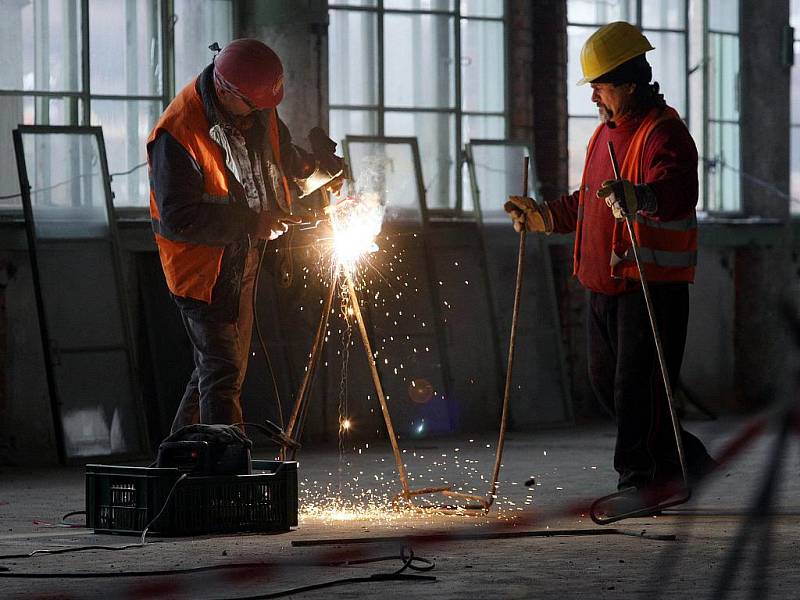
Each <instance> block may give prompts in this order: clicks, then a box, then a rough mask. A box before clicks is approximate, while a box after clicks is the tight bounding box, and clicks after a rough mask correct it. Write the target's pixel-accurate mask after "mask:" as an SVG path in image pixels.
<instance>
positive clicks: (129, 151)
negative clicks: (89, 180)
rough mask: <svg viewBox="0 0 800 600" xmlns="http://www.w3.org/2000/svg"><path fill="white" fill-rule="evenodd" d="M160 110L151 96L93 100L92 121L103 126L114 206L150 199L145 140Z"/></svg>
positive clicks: (93, 123) (146, 203)
mask: <svg viewBox="0 0 800 600" xmlns="http://www.w3.org/2000/svg"><path fill="white" fill-rule="evenodd" d="M160 114H161V103H159V102H155V101H151V100H130V101H124V100H95V101H94V102H92V125H102V127H103V135H104V137H105V141H106V148H107V152H108V169H109V171H110V172H111V174H112V176H111V180H112V181H111V187H112V189H113V190H114V205H115V206H147V205H148V203H149V198H150V186H149V183H148V179H147V167H146V166H145V161H146V160H147V156H146V154H145V141H146V140H147V136H148V134H149V133H150V130H151V129H152V128H153V125H155V122H156V121H157V120H158V117H159V115H160ZM128 171H131V172H130V173H127V172H128ZM115 173H117V174H116V175H115Z"/></svg>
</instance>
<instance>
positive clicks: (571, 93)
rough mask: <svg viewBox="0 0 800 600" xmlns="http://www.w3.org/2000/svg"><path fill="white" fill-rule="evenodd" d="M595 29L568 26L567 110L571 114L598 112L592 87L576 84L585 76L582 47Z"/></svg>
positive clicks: (592, 113) (586, 114) (585, 114)
mask: <svg viewBox="0 0 800 600" xmlns="http://www.w3.org/2000/svg"><path fill="white" fill-rule="evenodd" d="M594 31H595V29H594V27H574V26H570V27H567V48H568V50H567V52H568V55H567V56H568V62H567V110H568V111H569V114H571V115H584V116H588V115H594V114H597V107H596V106H595V105H594V104H592V90H591V88H589V86H588V85H575V84H576V83H577V81H578V80H579V79H581V78H582V77H583V71H582V70H581V48H583V44H584V42H586V39H587V38H588V37H589V36H590V35H592V33H594Z"/></svg>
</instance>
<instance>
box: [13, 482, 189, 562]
mask: <svg viewBox="0 0 800 600" xmlns="http://www.w3.org/2000/svg"><path fill="white" fill-rule="evenodd" d="M188 476H189V474H188V473H184V474H183V475H181V476H180V477H178V479H177V481H175V483H173V484H172V488H171V489H170V490H169V494H167V498H166V500H164V504H163V505H162V506H161V510H159V511H158V514H157V515H156V516H155V517H153V518H152V519H151V520H150V522H149V523H148V524H147V525H145V527H144V529H143V530H142V536H141V538H140V539H139V543H138V544H125V545H124V546H97V545H92V546H75V547H72V548H42V549H39V550H34V551H33V552H29V553H27V554H0V560H7V559H15V558H31V557H33V556H36V555H37V554H66V553H68V552H83V551H84V550H127V549H129V548H142V547H143V546H145V545H146V543H147V542H146V540H145V538H146V536H147V532H148V531H149V530H150V527H152V526H153V523H155V522H156V521H158V519H159V518H160V517H161V515H162V514H163V513H164V511H165V510H166V509H167V506H169V501H170V500H171V499H172V495H173V494H174V493H175V490H176V489H177V488H178V484H179V483H180V482H181V481H183V480H184V479H186V478H187V477H188ZM82 512H84V511H74V512H71V513H67V514H66V515H64V517H65V518H66V517H68V516H70V515H75V514H79V513H82ZM0 574H2V575H3V576H4V577H8V575H7V574H4V573H0Z"/></svg>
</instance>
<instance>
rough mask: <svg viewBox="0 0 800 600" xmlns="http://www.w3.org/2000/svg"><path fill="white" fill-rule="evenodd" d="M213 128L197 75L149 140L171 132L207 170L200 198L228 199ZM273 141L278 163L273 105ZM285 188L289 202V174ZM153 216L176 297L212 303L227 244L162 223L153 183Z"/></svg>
mask: <svg viewBox="0 0 800 600" xmlns="http://www.w3.org/2000/svg"><path fill="white" fill-rule="evenodd" d="M209 128H210V125H209V122H208V118H207V116H206V114H205V110H204V108H203V99H202V98H201V96H200V93H199V92H198V90H197V87H196V80H195V81H193V82H191V83H190V84H188V85H187V86H186V87H184V88H183V89H182V90H181V91H180V92H179V93H178V95H177V96H176V97H175V99H174V100H173V101H172V102H171V103H170V104H169V106H167V109H166V110H165V111H164V113H163V114H162V115H161V118H160V119H159V120H158V122H157V123H156V125H155V127H153V130H152V131H151V132H150V135H149V136H148V138H147V144H148V145H149V144H150V143H152V142H153V141H154V140H155V139H156V138H157V137H158V135H159V134H160V133H162V132H167V133H169V134H170V135H171V136H172V137H173V138H175V140H176V141H177V142H178V143H179V144H180V145H181V146H183V148H184V149H185V150H186V151H187V152H188V153H189V155H190V156H191V157H192V158H193V159H194V161H195V162H196V163H197V165H198V166H199V167H200V170H201V171H202V173H203V196H202V198H198V200H197V201H198V202H204V203H205V202H208V203H215V204H228V203H229V202H230V197H229V195H228V180H227V175H226V169H225V156H224V150H223V149H222V148H221V147H220V146H219V144H217V143H216V142H215V141H214V140H213V139H212V138H211V136H210V135H209ZM269 141H270V146H271V147H272V153H273V156H274V158H275V160H276V162H277V163H278V165H280V164H281V159H280V139H279V134H278V113H277V111H276V110H275V109H274V108H273V109H271V114H270V118H269ZM148 161H149V156H148ZM148 166H149V165H148ZM283 187H284V191H285V193H286V198H287V202H289V201H291V195H290V193H289V187H288V182H287V181H286V178H285V177H283ZM150 218H151V220H152V223H153V231H154V233H155V238H156V245H157V246H158V254H159V257H160V258H161V267H162V268H163V270H164V275H165V277H166V280H167V286H168V287H169V290H170V291H171V292H172V293H173V294H175V295H176V296H181V297H185V298H194V299H196V300H201V301H203V302H206V303H210V302H211V292H212V290H213V289H214V284H215V283H216V282H217V278H218V277H219V272H220V267H221V265H222V255H223V253H224V252H225V247H224V246H209V245H206V244H198V243H194V242H189V241H186V240H184V239H182V238H180V236H178V235H175V234H174V233H172V232H170V231H169V230H168V229H167V228H165V227H163V226H162V224H161V215H160V214H159V211H158V204H157V203H156V196H155V191H154V189H153V187H152V186H151V187H150Z"/></svg>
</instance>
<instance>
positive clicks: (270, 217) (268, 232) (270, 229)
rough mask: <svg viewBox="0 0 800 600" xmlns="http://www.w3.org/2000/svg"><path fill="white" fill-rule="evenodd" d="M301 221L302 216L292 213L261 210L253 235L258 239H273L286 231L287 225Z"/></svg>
mask: <svg viewBox="0 0 800 600" xmlns="http://www.w3.org/2000/svg"><path fill="white" fill-rule="evenodd" d="M302 221H303V219H302V218H300V217H296V216H294V215H287V214H285V213H277V212H270V211H265V210H262V211H261V212H260V213H258V220H257V221H256V231H255V236H256V237H257V238H258V239H260V240H275V239H278V238H279V237H281V236H282V235H283V234H284V233H286V230H287V229H289V225H297V224H299V223H301V222H302Z"/></svg>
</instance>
